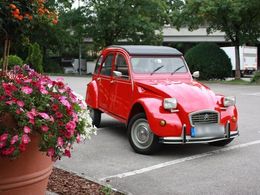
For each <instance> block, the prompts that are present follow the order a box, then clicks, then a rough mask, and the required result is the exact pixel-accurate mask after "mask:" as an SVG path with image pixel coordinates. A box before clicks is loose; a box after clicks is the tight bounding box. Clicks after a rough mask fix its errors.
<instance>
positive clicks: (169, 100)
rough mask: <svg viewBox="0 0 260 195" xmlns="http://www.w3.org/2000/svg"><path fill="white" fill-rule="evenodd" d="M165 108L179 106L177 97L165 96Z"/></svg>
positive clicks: (169, 108)
mask: <svg viewBox="0 0 260 195" xmlns="http://www.w3.org/2000/svg"><path fill="white" fill-rule="evenodd" d="M163 107H164V109H167V110H171V109H175V108H177V100H176V98H165V99H164V100H163Z"/></svg>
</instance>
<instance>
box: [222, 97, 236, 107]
mask: <svg viewBox="0 0 260 195" xmlns="http://www.w3.org/2000/svg"><path fill="white" fill-rule="evenodd" d="M235 105H236V97H235V96H225V97H223V106H224V107H229V106H235Z"/></svg>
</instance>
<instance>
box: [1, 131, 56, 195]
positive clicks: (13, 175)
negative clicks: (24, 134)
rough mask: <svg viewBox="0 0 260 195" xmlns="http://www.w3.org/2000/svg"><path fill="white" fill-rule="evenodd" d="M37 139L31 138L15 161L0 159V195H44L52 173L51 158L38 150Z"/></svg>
mask: <svg viewBox="0 0 260 195" xmlns="http://www.w3.org/2000/svg"><path fill="white" fill-rule="evenodd" d="M38 144H39V138H38V137H37V136H33V137H31V142H30V143H29V144H28V145H27V148H26V151H25V152H24V153H22V154H21V155H20V156H19V157H18V158H17V159H15V160H9V159H6V158H2V157H0V194H1V195H44V194H45V192H46V188H47V184H48V178H49V175H50V174H51V171H52V161H51V158H49V157H47V156H46V154H45V153H42V152H40V151H39V149H38Z"/></svg>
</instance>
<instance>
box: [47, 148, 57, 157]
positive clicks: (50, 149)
mask: <svg viewBox="0 0 260 195" xmlns="http://www.w3.org/2000/svg"><path fill="white" fill-rule="evenodd" d="M54 152H55V151H54V149H53V148H49V149H48V151H47V155H48V156H50V157H53V155H54Z"/></svg>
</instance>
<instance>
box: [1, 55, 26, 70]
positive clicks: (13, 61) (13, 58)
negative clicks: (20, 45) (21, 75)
mask: <svg viewBox="0 0 260 195" xmlns="http://www.w3.org/2000/svg"><path fill="white" fill-rule="evenodd" d="M0 64H1V67H2V65H3V59H1V60H0ZM15 65H19V66H22V65H23V60H22V59H21V58H20V57H18V56H17V55H9V56H8V69H12V68H13V67H14V66H15Z"/></svg>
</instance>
